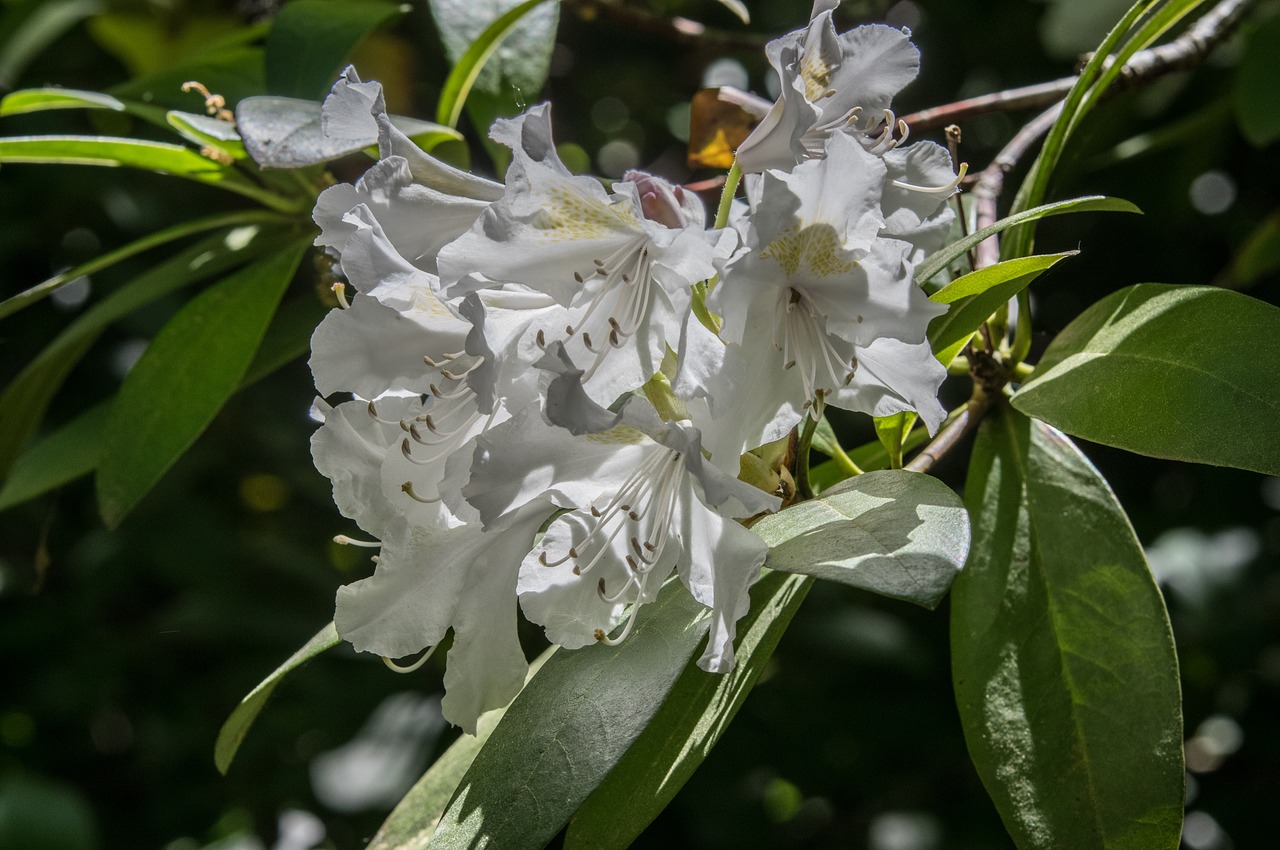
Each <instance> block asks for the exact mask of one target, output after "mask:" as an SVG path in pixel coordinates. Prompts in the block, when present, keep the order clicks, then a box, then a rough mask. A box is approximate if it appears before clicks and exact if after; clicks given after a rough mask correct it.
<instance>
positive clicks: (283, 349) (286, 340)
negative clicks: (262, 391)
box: [240, 293, 329, 388]
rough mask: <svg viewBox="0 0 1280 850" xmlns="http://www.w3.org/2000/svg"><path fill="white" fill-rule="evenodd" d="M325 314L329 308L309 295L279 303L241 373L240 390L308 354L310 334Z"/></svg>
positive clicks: (312, 295)
mask: <svg viewBox="0 0 1280 850" xmlns="http://www.w3.org/2000/svg"><path fill="white" fill-rule="evenodd" d="M328 313H329V308H328V307H327V306H325V304H324V303H323V302H322V301H321V300H320V299H319V298H317V297H316V296H315V295H314V294H312V293H307V294H305V295H302V296H301V297H298V298H292V299H290V300H288V301H286V302H284V303H283V304H281V305H280V309H278V310H276V314H275V315H274V316H272V318H271V324H270V325H269V326H268V327H267V332H266V334H265V335H264V336H263V337H262V344H261V345H259V346H258V352H257V353H256V354H255V355H254V357H253V362H252V363H250V364H249V368H248V370H246V371H245V374H244V380H243V381H242V382H241V384H240V386H241V388H243V387H247V386H249V385H250V384H254V383H257V382H258V381H260V380H262V379H263V378H265V377H266V376H267V375H270V374H271V373H272V372H274V371H276V370H277V369H279V368H281V367H282V366H284V365H286V364H288V363H292V362H293V361H294V360H297V359H298V358H299V357H302V356H303V355H304V354H306V353H307V352H309V351H310V350H311V335H312V334H313V333H315V330H316V326H317V325H319V324H320V322H321V320H323V319H324V317H325V316H326V315H327V314H328Z"/></svg>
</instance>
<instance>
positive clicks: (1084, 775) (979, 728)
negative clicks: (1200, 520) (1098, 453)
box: [951, 405, 1184, 850]
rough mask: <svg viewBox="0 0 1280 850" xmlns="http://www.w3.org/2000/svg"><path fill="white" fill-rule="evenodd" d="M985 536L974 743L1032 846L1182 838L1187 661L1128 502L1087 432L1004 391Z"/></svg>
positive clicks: (978, 491) (962, 662)
mask: <svg viewBox="0 0 1280 850" xmlns="http://www.w3.org/2000/svg"><path fill="white" fill-rule="evenodd" d="M966 495H967V499H966V501H967V504H968V506H969V510H970V511H971V513H972V516H973V528H974V541H973V543H974V545H973V549H972V555H971V557H970V559H969V562H968V564H967V565H966V566H965V569H964V571H963V572H962V573H961V575H960V577H959V578H958V579H957V580H956V582H955V586H954V587H953V588H952V594H951V612H952V614H951V617H952V619H951V652H952V672H953V675H954V684H955V691H956V703H957V706H958V707H959V710H960V718H961V721H962V723H963V725H964V731H965V739H966V741H967V742H968V745H969V754H970V756H971V757H972V759H973V763H974V765H975V767H976V768H977V770H978V774H979V775H980V776H981V777H982V781H983V783H984V784H985V785H986V787H987V791H988V793H990V794H991V797H992V799H993V800H994V801H995V804H996V808H997V809H999V811H1000V814H1001V816H1002V817H1003V818H1004V822H1005V826H1006V828H1007V829H1008V830H1009V833H1010V835H1012V836H1013V838H1014V841H1015V842H1016V843H1017V845H1018V847H1019V848H1022V850H1039V848H1045V850H1047V848H1061V847H1071V848H1098V849H1099V850H1102V848H1115V849H1116V850H1120V849H1121V848H1126V849H1127V848H1132V850H1148V849H1150V850H1158V849H1159V848H1166V850H1173V849H1174V848H1176V847H1177V846H1178V836H1179V833H1180V831H1181V824H1182V805H1183V776H1184V774H1183V763H1182V712H1181V699H1180V693H1179V683H1178V661H1177V656H1176V655H1175V653H1174V646H1173V635H1172V633H1171V632H1170V628H1169V620H1168V616H1167V615H1166V613H1165V609H1164V601H1163V599H1162V598H1161V596H1160V591H1159V589H1158V588H1157V587H1156V583H1155V580H1154V579H1153V578H1152V577H1151V573H1150V571H1149V570H1148V568H1147V564H1146V561H1145V558H1144V556H1143V553H1142V547H1141V546H1140V545H1139V543H1138V541H1137V539H1136V538H1135V537H1134V534H1133V529H1132V528H1131V527H1130V526H1129V522H1128V519H1127V518H1126V517H1125V515H1124V511H1123V510H1122V509H1121V508H1120V505H1119V504H1118V503H1117V502H1116V499H1115V496H1114V495H1113V494H1112V493H1111V490H1110V489H1109V488H1108V487H1107V484H1106V482H1105V481H1104V480H1103V479H1102V478H1101V476H1099V475H1098V472H1097V470H1095V469H1094V468H1093V466H1092V465H1090V463H1089V461H1088V460H1087V459H1086V458H1085V457H1084V456H1083V455H1082V454H1081V453H1080V452H1079V450H1078V449H1076V447H1075V446H1074V445H1072V443H1071V441H1070V440H1068V439H1067V438H1066V437H1064V436H1063V435H1062V434H1061V433H1059V432H1057V431H1055V430H1054V429H1052V428H1050V427H1049V426H1047V425H1044V424H1043V423H1040V422H1035V421H1032V420H1029V419H1027V418H1026V417H1024V416H1022V415H1021V414H1020V413H1017V412H1016V411H1013V410H1010V409H1009V408H1007V407H1006V406H1003V405H1001V407H1000V408H998V409H997V410H996V411H995V412H993V413H992V414H990V415H989V417H988V419H987V420H986V421H985V422H984V423H983V425H982V428H981V432H980V434H979V436H978V442H977V444H976V446H975V448H974V453H973V460H972V463H971V465H970V470H969V479H968V483H967V485H966Z"/></svg>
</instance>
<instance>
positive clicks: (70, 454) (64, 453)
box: [0, 402, 111, 511]
mask: <svg viewBox="0 0 1280 850" xmlns="http://www.w3.org/2000/svg"><path fill="white" fill-rule="evenodd" d="M110 409H111V403H110V402H103V403H102V404H99V405H96V406H94V407H91V408H89V409H88V410H86V411H83V412H82V413H81V414H80V415H79V416H77V417H76V418H75V419H73V420H71V421H70V422H68V423H67V424H66V425H63V426H62V427H61V428H59V429H58V430H57V431H54V432H53V433H52V434H49V435H48V436H47V437H44V438H43V439H41V440H40V441H39V442H37V443H35V444H34V445H32V446H31V448H29V449H27V450H26V451H25V452H23V453H22V456H21V457H19V458H18V460H17V462H16V463H14V465H13V471H12V472H11V473H10V474H9V478H8V479H7V480H6V481H5V482H4V487H3V488H0V511H3V510H6V509H8V508H11V507H13V506H14V505H18V504H21V503H23V502H25V501H28V500H29V499H34V498H35V497H36V496H40V495H42V494H44V493H47V492H49V491H50V490H52V489H54V488H55V487H61V486H62V485H63V484H66V483H67V482H68V481H74V480H75V479H77V478H79V477H81V476H83V475H88V474H89V473H90V472H92V471H93V469H94V467H95V466H97V465H98V458H99V457H100V456H101V454H102V427H103V425H105V424H106V421H107V414H108V412H109V411H110Z"/></svg>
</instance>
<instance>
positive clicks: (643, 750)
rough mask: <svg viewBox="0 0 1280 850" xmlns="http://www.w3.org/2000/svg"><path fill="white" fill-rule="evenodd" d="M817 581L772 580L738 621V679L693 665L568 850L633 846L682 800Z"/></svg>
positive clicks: (578, 825)
mask: <svg viewBox="0 0 1280 850" xmlns="http://www.w3.org/2000/svg"><path fill="white" fill-rule="evenodd" d="M812 584H813V579H810V578H806V577H805V576H789V575H786V574H785V573H779V572H766V573H765V575H764V577H763V578H761V579H760V581H758V582H757V583H756V584H755V586H754V587H752V588H751V610H750V612H749V613H748V614H747V615H746V616H745V617H743V618H742V619H741V620H740V621H738V640H737V658H738V663H737V665H736V666H735V667H734V668H733V670H732V671H730V672H729V673H726V674H725V675H723V676H713V675H709V674H708V673H706V672H704V671H703V670H701V669H699V668H698V666H697V665H696V664H694V663H690V664H689V665H688V666H687V667H686V668H685V671H684V673H682V674H681V675H680V679H679V680H678V681H677V682H676V684H675V687H673V688H672V689H671V695H670V696H669V697H667V701H666V702H664V703H663V704H662V708H661V709H659V710H658V713H657V714H655V715H654V717H653V721H652V722H651V723H650V724H649V725H648V726H647V727H645V730H644V732H642V733H641V735H640V737H639V738H637V739H636V742H635V743H634V744H632V745H631V748H630V749H629V750H627V754H626V755H625V756H623V757H622V759H621V760H620V761H619V762H618V765H617V767H615V768H614V769H613V770H612V771H611V772H610V773H609V775H608V776H607V777H606V778H605V780H604V782H602V783H601V784H600V786H599V787H598V788H596V790H595V791H593V792H592V794H591V796H590V797H588V798H587V800H586V802H585V803H583V805H582V808H580V809H578V813H577V814H576V815H574V818H573V820H572V821H571V822H570V824H569V833H568V835H567V836H566V838H565V845H564V846H565V848H566V850H606V848H623V847H627V846H629V845H630V844H631V842H632V841H633V840H635V838H636V837H638V836H639V835H640V833H641V831H642V830H644V828H645V827H646V826H648V825H649V823H650V822H651V821H652V820H653V819H654V818H655V817H657V816H658V813H659V812H661V811H662V810H663V809H664V808H666V805H667V804H668V803H669V802H671V799H672V798H673V797H674V796H675V795H676V792H678V791H679V790H680V789H681V788H682V787H683V786H684V784H685V783H686V782H688V781H689V777H690V776H692V775H693V772H694V771H695V770H697V768H698V765H700V764H702V762H703V760H704V759H705V758H706V757H707V754H708V753H710V752H711V748H712V747H714V746H715V745H716V742H718V741H719V740H720V736H721V735H723V734H724V731H725V729H726V728H728V726H729V723H730V722H731V721H732V720H733V718H734V717H735V716H736V715H737V713H738V709H739V708H741V707H742V703H743V701H744V700H745V699H746V698H747V694H749V693H750V692H751V688H752V687H753V686H754V685H755V683H756V681H757V680H758V679H759V678H760V674H761V673H762V672H764V668H765V665H766V664H767V663H768V661H769V658H770V657H771V656H772V655H773V650H774V648H775V647H777V645H778V641H779V640H780V639H781V638H782V634H783V632H785V631H786V629H787V626H788V625H790V623H791V618H792V617H793V616H794V615H795V613H796V611H797V610H799V608H800V603H801V602H803V601H804V598H805V595H806V594H808V592H809V587H810V586H811V585H812Z"/></svg>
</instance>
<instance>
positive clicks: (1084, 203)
mask: <svg viewBox="0 0 1280 850" xmlns="http://www.w3.org/2000/svg"><path fill="white" fill-rule="evenodd" d="M1076 212H1129V213H1139V214H1140V213H1141V212H1142V210H1140V209H1138V208H1137V207H1136V206H1134V205H1133V204H1131V203H1129V202H1128V201H1123V200H1121V199H1119V198H1106V197H1103V196H1102V195H1089V196H1087V197H1083V198H1072V199H1071V200H1069V201H1057V202H1056V203H1052V204H1045V205H1044V206H1042V207H1036V208H1035V209H1031V210H1024V211H1023V212H1020V213H1017V214H1016V215H1011V216H1009V217H1008V218H1002V219H1000V220H999V221H997V222H996V223H995V224H992V225H989V226H987V227H984V228H982V229H981V230H979V231H977V232H975V233H971V234H969V235H968V236H966V237H964V238H963V239H958V240H956V241H955V242H952V243H951V244H950V245H948V246H946V247H945V248H943V249H942V250H940V251H938V252H937V253H936V254H934V255H932V256H931V257H929V259H927V260H925V261H924V262H923V263H921V264H920V266H919V267H918V268H917V269H916V283H927V282H928V281H929V280H930V279H931V278H932V277H933V276H934V275H936V274H937V273H938V272H940V271H942V270H943V269H945V268H946V267H947V266H949V265H950V264H951V263H952V262H954V261H955V260H958V259H959V258H960V257H962V256H964V255H965V254H966V253H968V251H969V249H970V248H973V247H974V246H976V245H977V244H978V243H979V242H982V241H983V240H984V239H986V238H987V237H989V236H994V235H995V234H997V233H999V232H1001V231H1002V230H1007V229H1008V228H1010V227H1013V226H1014V225H1017V224H1022V223H1024V222H1028V221H1036V220H1038V219H1041V218H1048V217H1050V216H1055V215H1063V214H1064V213H1076Z"/></svg>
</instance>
